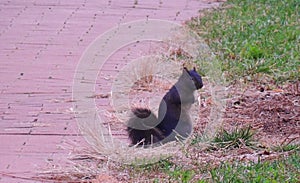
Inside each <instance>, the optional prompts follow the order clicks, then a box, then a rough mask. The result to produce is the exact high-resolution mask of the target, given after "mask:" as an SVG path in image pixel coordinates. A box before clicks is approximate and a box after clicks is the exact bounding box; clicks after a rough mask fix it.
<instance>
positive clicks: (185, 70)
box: [182, 67, 190, 74]
mask: <svg viewBox="0 0 300 183" xmlns="http://www.w3.org/2000/svg"><path fill="white" fill-rule="evenodd" d="M185 72H187V73H188V74H189V73H190V72H189V70H188V69H187V68H186V67H183V71H182V74H183V73H185Z"/></svg>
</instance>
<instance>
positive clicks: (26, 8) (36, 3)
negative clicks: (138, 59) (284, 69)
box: [0, 0, 218, 183]
mask: <svg viewBox="0 0 300 183" xmlns="http://www.w3.org/2000/svg"><path fill="white" fill-rule="evenodd" d="M135 2H137V3H135ZM217 4H218V3H209V1H198V0H185V1H183V0H180V1H176V3H175V1H174V0H156V1H150V0H149V1H145V0H138V1H134V0H131V1H129V0H100V1H98V0H72V1H71V0H55V1H46V0H26V1H23V0H14V1H9V0H3V1H1V2H0V17H1V19H0V182H5V183H10V182H35V181H34V180H30V179H29V180H27V179H26V178H30V177H31V176H34V175H35V173H36V172H37V171H38V170H41V168H45V167H46V165H47V161H60V160H61V159H65V158H66V156H67V153H68V152H67V151H66V150H62V149H61V148H59V145H62V143H63V142H64V141H66V140H78V141H82V140H83V138H82V137H81V136H76V135H77V134H78V131H77V124H76V120H75V117H74V115H73V114H72V112H71V111H70V108H71V107H72V102H71V99H72V82H73V76H74V72H75V69H76V66H77V64H78V61H79V59H80V56H81V55H82V53H83V52H84V50H85V49H86V47H87V46H88V45H89V44H90V43H91V42H92V41H93V40H94V39H95V38H96V37H98V36H99V35H100V34H102V33H103V32H105V31H106V30H108V29H109V28H112V27H113V26H116V25H117V24H120V23H125V22H128V21H133V20H139V19H146V18H152V19H163V20H170V21H174V22H177V23H183V22H184V21H185V20H187V19H189V18H190V17H192V16H197V15H198V10H200V9H204V8H208V7H212V6H216V5H217ZM131 54H133V55H134V52H131ZM133 57H134V56H133ZM120 60H121V59H120ZM108 62H109V60H108ZM112 63H114V62H112ZM120 65H122V64H120ZM116 66H117V65H116ZM112 67H113V64H112ZM105 69H106V70H107V72H109V70H110V69H114V67H113V68H109V67H104V72H105ZM100 85H101V83H100ZM102 89H103V90H105V91H109V90H110V88H109V87H108V86H106V85H105V86H102ZM100 105H101V104H100ZM102 105H103V106H105V105H107V103H106V104H105V103H103V104H102ZM8 175H10V176H8ZM21 177H23V178H24V179H23V178H21Z"/></svg>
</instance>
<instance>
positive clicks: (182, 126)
mask: <svg viewBox="0 0 300 183" xmlns="http://www.w3.org/2000/svg"><path fill="white" fill-rule="evenodd" d="M202 87H203V83H202V78H201V76H200V75H199V74H198V73H197V71H196V70H195V68H194V69H193V70H190V71H188V70H187V69H186V68H184V69H183V72H182V75H181V76H180V77H179V79H178V81H177V82H176V83H175V84H174V85H173V86H172V87H171V89H170V90H169V91H168V92H167V93H166V95H165V96H164V97H163V99H162V101H161V102H160V105H159V111H158V119H157V118H156V116H155V115H154V114H153V113H152V112H151V111H150V110H149V109H144V108H135V109H133V110H132V111H133V116H132V117H131V118H130V119H129V121H128V123H127V125H128V128H127V131H128V134H129V138H130V140H131V143H132V144H133V145H135V144H139V145H150V144H153V143H157V142H161V143H165V142H169V141H173V140H176V139H177V138H179V139H185V138H187V137H188V136H189V135H190V134H191V132H192V122H191V119H190V117H189V114H188V112H189V110H190V107H191V105H192V104H193V103H194V102H195V98H194V94H193V93H194V91H195V90H197V89H200V88H202Z"/></svg>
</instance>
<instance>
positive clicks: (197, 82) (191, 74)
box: [182, 67, 203, 90]
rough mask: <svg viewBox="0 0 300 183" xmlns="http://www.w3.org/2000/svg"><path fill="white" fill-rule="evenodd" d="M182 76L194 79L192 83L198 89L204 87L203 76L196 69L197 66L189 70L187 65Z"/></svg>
mask: <svg viewBox="0 0 300 183" xmlns="http://www.w3.org/2000/svg"><path fill="white" fill-rule="evenodd" d="M182 76H184V78H189V79H190V80H192V81H193V82H192V83H191V84H192V85H193V87H195V88H196V89H197V90H198V89H200V88H202V87H203V82H202V78H201V76H200V75H199V74H198V72H197V71H196V68H195V67H194V68H193V69H192V70H188V69H187V68H186V67H184V68H183V73H182Z"/></svg>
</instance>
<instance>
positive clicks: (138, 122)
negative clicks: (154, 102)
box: [127, 108, 164, 145]
mask: <svg viewBox="0 0 300 183" xmlns="http://www.w3.org/2000/svg"><path fill="white" fill-rule="evenodd" d="M132 112H133V115H132V116H131V118H130V119H129V120H128V123H127V126H128V127H127V131H128V134H129V138H130V140H131V143H132V145H135V144H139V145H150V144H153V143H156V142H159V141H161V140H162V139H164V136H163V133H162V132H161V131H160V130H159V129H158V128H156V125H157V124H158V119H157V117H156V116H155V115H154V114H153V113H152V112H151V110H149V109H146V108H135V109H133V110H132Z"/></svg>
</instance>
